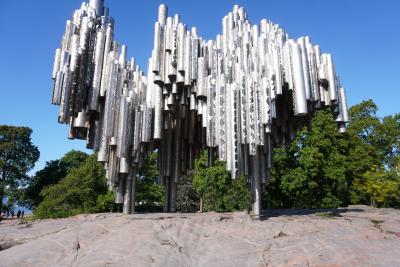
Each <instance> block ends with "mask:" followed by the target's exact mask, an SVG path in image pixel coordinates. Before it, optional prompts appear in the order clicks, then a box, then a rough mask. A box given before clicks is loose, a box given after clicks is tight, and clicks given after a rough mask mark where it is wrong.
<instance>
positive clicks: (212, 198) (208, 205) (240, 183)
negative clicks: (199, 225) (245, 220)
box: [193, 151, 251, 212]
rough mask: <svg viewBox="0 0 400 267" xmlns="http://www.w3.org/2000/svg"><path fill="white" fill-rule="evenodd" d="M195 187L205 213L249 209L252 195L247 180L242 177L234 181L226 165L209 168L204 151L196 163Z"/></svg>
mask: <svg viewBox="0 0 400 267" xmlns="http://www.w3.org/2000/svg"><path fill="white" fill-rule="evenodd" d="M193 184H194V187H195V189H196V191H197V193H198V194H199V196H200V198H201V201H202V203H203V210H204V211H218V212H224V211H235V210H244V209H248V208H249V207H250V205H251V194H250V190H249V187H248V184H247V180H246V178H245V177H244V176H243V175H242V176H240V177H239V178H237V179H236V180H232V179H231V177H230V174H229V172H228V171H226V168H225V164H224V163H223V162H220V161H216V162H215V163H214V165H213V166H212V167H207V155H206V152H205V151H202V153H201V154H200V157H199V158H198V159H197V160H196V161H195V171H194V178H193Z"/></svg>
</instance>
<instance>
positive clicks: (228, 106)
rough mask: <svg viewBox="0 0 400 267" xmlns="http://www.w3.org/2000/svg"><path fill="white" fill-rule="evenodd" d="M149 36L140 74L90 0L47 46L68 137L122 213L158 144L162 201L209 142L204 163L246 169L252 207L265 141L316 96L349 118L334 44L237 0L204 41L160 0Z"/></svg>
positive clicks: (290, 125)
mask: <svg viewBox="0 0 400 267" xmlns="http://www.w3.org/2000/svg"><path fill="white" fill-rule="evenodd" d="M153 45H154V46H153V49H152V52H151V57H150V58H149V61H148V72H147V74H146V75H145V74H144V73H143V71H142V70H141V69H140V67H139V66H138V65H137V64H136V61H135V59H134V58H132V59H130V60H129V61H128V60H127V58H126V55H127V47H126V46H125V45H121V46H120V45H119V44H118V43H117V42H116V41H115V40H114V19H113V18H112V17H110V16H109V11H108V9H107V8H106V7H105V6H104V2H103V0H90V2H89V3H82V5H81V7H80V8H79V9H78V10H76V11H75V12H74V13H73V16H72V18H71V20H68V21H67V23H66V28H65V32H64V35H63V37H62V40H61V47H60V48H57V49H56V53H55V59H54V67H53V72H52V78H53V80H54V88H53V96H52V103H53V104H55V105H59V106H60V112H59V116H58V121H59V122H60V123H66V124H69V132H68V138H70V139H74V138H77V139H85V140H87V147H88V148H91V149H94V150H96V151H97V152H98V160H99V161H100V162H103V163H104V166H105V169H106V173H107V179H108V185H109V187H110V188H111V189H113V190H114V191H115V192H116V199H115V201H116V202H117V203H123V204H124V209H123V210H124V212H125V213H131V212H133V211H134V196H135V181H136V174H137V171H138V168H140V167H141V166H142V164H143V161H144V159H145V158H146V156H147V155H148V154H149V152H151V151H153V150H155V149H157V150H158V153H159V157H158V166H159V170H160V171H159V175H160V177H159V180H160V182H161V183H162V184H163V185H165V186H166V188H167V190H166V196H165V202H166V203H165V211H167V212H174V211H176V205H175V202H176V183H177V181H178V180H179V178H180V177H181V176H182V175H184V174H185V173H186V172H187V171H188V170H191V169H192V168H193V165H194V164H193V163H194V159H195V158H196V157H197V156H198V155H199V153H200V151H201V150H202V149H204V148H206V149H207V150H208V155H209V164H210V165H211V164H212V163H213V160H214V159H219V160H221V161H224V162H226V168H227V170H228V171H229V172H230V174H231V177H232V179H235V178H237V177H238V176H239V175H240V174H245V175H247V176H248V177H249V182H250V184H251V188H252V194H253V202H254V203H253V213H254V214H260V212H261V210H262V207H261V193H262V184H263V183H265V182H267V181H268V178H269V177H270V175H271V168H272V159H273V147H274V146H277V145H281V144H287V143H288V142H290V141H291V140H293V139H294V138H295V133H296V131H297V130H299V129H301V128H303V127H304V126H307V125H309V124H310V120H311V118H312V116H311V115H312V114H313V113H314V112H315V110H317V109H318V108H321V107H324V106H329V107H330V108H331V110H332V113H333V116H334V118H335V120H336V122H337V124H338V130H339V131H340V132H344V131H345V130H346V128H345V126H346V122H347V121H348V113H347V105H346V94H345V90H344V89H343V87H342V86H341V85H340V82H339V77H338V76H337V75H336V71H335V67H334V65H333V60H332V56H331V55H330V54H323V53H321V51H320V47H319V46H318V45H313V44H312V43H311V40H310V37H308V36H306V37H300V38H298V39H297V40H295V39H291V38H289V35H288V34H287V33H286V32H285V31H284V30H283V29H282V28H281V27H279V25H277V24H274V23H272V22H271V21H268V20H265V19H263V20H261V22H260V23H259V24H255V25H252V24H251V23H250V21H249V20H248V18H247V14H246V12H245V10H244V8H243V7H240V6H238V5H235V6H234V7H233V10H232V11H231V12H230V13H229V14H228V15H226V16H225V17H224V18H223V19H222V34H220V35H217V37H216V39H215V40H208V41H206V40H204V39H202V38H201V37H200V36H199V34H198V31H197V29H196V28H195V27H192V28H189V27H188V26H187V25H186V24H184V23H183V22H181V21H180V16H179V15H174V16H171V17H170V16H168V8H167V6H166V5H160V7H159V10H158V17H157V21H156V22H155V24H154V42H153Z"/></svg>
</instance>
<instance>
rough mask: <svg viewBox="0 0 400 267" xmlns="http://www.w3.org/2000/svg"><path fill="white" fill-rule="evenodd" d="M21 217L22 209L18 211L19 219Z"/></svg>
mask: <svg viewBox="0 0 400 267" xmlns="http://www.w3.org/2000/svg"><path fill="white" fill-rule="evenodd" d="M19 217H21V210H18V211H17V219H19Z"/></svg>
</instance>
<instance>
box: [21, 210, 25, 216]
mask: <svg viewBox="0 0 400 267" xmlns="http://www.w3.org/2000/svg"><path fill="white" fill-rule="evenodd" d="M24 214H25V211H24V210H23V211H22V212H21V218H24Z"/></svg>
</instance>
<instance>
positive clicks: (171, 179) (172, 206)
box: [168, 177, 176, 212]
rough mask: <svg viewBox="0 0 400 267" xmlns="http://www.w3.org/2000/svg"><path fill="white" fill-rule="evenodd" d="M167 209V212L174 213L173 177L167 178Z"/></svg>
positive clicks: (174, 193) (174, 184) (174, 188)
mask: <svg viewBox="0 0 400 267" xmlns="http://www.w3.org/2000/svg"><path fill="white" fill-rule="evenodd" d="M168 188H169V196H168V197H169V207H168V212H176V182H175V179H174V178H173V177H169V187H168Z"/></svg>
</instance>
